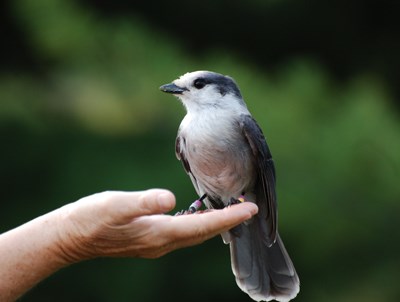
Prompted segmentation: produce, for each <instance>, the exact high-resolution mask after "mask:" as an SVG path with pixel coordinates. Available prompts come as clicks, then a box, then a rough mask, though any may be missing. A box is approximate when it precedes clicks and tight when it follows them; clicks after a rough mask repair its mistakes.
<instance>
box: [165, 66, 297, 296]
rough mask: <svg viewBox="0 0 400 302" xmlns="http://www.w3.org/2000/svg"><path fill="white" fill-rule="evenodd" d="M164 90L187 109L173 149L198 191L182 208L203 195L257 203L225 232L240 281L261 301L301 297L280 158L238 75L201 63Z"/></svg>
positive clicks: (216, 203) (209, 202) (222, 201)
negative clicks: (287, 233) (284, 216)
mask: <svg viewBox="0 0 400 302" xmlns="http://www.w3.org/2000/svg"><path fill="white" fill-rule="evenodd" d="M160 90H161V91H163V92H166V93H169V94H172V95H174V96H176V97H177V98H178V99H179V100H180V101H181V102H182V104H183V106H184V107H185V109H186V115H185V116H184V118H183V120H182V122H181V124H180V126H179V130H178V134H177V137H176V144H175V151H176V156H177V158H178V159H179V160H180V161H181V162H182V164H183V167H184V170H185V171H186V173H187V174H188V175H189V177H190V179H191V181H192V183H193V186H194V188H195V190H196V192H197V194H198V195H199V197H200V198H199V199H197V200H196V201H195V202H193V203H192V204H191V205H190V207H189V210H187V211H183V212H180V213H179V214H190V213H194V212H196V210H198V209H199V208H200V207H201V205H202V203H204V204H205V206H206V207H207V208H209V209H222V208H224V207H226V206H230V205H233V204H235V203H240V202H243V201H246V202H254V203H256V204H257V206H258V208H259V211H258V213H257V215H255V216H254V217H252V218H251V219H249V220H248V221H246V222H244V223H242V224H240V225H238V226H236V227H234V228H233V229H231V230H229V231H228V232H225V233H222V234H221V236H222V239H223V241H224V243H226V244H229V247H230V256H231V266H232V270H233V273H234V276H235V278H236V283H237V285H238V287H239V288H240V289H241V290H242V291H244V292H245V293H247V294H248V295H249V296H250V298H252V299H253V300H255V301H271V300H276V301H282V302H284V301H290V300H291V299H293V298H295V297H296V295H297V294H298V292H299V290H300V281H299V277H298V275H297V272H296V270H295V267H294V265H293V262H292V260H291V259H290V257H289V254H288V253H287V251H286V248H285V246H284V244H283V242H282V239H281V237H280V235H279V233H278V212H277V198H276V175H275V166H274V162H273V159H272V155H271V152H270V149H269V147H268V145H267V143H266V140H265V137H264V134H263V132H262V130H261V128H260V126H259V125H258V124H257V122H256V121H255V119H254V118H253V117H252V115H251V113H250V112H249V110H248V108H247V105H246V103H245V101H244V99H243V97H242V94H241V92H240V89H239V87H238V85H237V84H236V82H235V80H234V79H233V78H232V77H230V76H226V75H222V74H219V73H216V72H211V71H204V70H200V71H194V72H189V73H186V74H184V75H182V76H181V77H179V78H178V79H176V80H174V81H173V82H172V83H169V84H165V85H162V86H161V87H160Z"/></svg>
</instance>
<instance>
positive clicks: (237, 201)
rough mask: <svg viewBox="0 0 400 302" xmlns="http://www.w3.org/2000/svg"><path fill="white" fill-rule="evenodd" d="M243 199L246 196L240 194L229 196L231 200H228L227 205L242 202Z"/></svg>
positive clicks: (244, 199)
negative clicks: (235, 196)
mask: <svg viewBox="0 0 400 302" xmlns="http://www.w3.org/2000/svg"><path fill="white" fill-rule="evenodd" d="M245 201H246V198H245V197H244V195H240V196H239V197H238V198H234V197H231V200H230V201H229V202H228V204H227V206H231V205H234V204H238V203H242V202H245Z"/></svg>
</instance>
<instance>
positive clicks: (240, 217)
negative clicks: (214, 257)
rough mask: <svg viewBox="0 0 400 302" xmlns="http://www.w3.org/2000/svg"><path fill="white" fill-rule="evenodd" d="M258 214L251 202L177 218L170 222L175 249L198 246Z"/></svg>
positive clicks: (256, 208)
mask: <svg viewBox="0 0 400 302" xmlns="http://www.w3.org/2000/svg"><path fill="white" fill-rule="evenodd" d="M257 212H258V207H257V205H256V204H254V203H252V202H244V203H241V204H237V205H233V206H230V207H226V208H224V209H222V210H213V211H210V212H204V213H201V214H195V215H182V216H177V217H176V219H174V220H172V221H171V224H170V225H169V228H171V229H170V230H171V232H172V233H171V234H173V233H174V232H173V230H179V231H178V232H175V234H174V236H175V237H176V239H177V240H176V244H177V247H183V246H189V245H194V244H199V243H201V242H204V241H205V240H207V239H210V238H212V237H214V236H216V235H218V234H221V233H223V232H226V231H228V230H230V229H231V228H233V227H234V226H236V225H238V224H240V223H242V222H244V221H246V220H248V219H250V218H251V217H252V216H253V215H255V214H256V213H257Z"/></svg>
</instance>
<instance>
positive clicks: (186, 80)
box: [173, 70, 210, 87]
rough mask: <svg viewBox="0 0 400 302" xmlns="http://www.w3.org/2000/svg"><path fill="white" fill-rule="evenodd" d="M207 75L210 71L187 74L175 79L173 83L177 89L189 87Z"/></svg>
mask: <svg viewBox="0 0 400 302" xmlns="http://www.w3.org/2000/svg"><path fill="white" fill-rule="evenodd" d="M209 73H210V71H206V70H198V71H193V72H187V73H185V74H184V75H182V76H181V77H180V78H179V79H176V80H175V81H174V82H173V83H174V84H175V85H177V86H179V87H189V86H190V85H191V84H192V83H193V81H194V80H195V79H197V78H200V77H204V76H206V75H207V74H209Z"/></svg>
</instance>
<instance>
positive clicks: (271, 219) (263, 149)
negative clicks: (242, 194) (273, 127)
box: [240, 114, 278, 246]
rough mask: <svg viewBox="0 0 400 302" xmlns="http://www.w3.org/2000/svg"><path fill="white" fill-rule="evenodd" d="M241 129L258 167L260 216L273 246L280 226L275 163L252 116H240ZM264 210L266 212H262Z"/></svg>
mask: <svg viewBox="0 0 400 302" xmlns="http://www.w3.org/2000/svg"><path fill="white" fill-rule="evenodd" d="M240 129H241V131H242V133H243V135H244V137H245V138H246V140H247V142H248V143H249V145H250V148H251V151H252V153H253V156H254V158H255V163H256V165H257V170H258V179H257V183H256V188H255V192H256V193H257V199H258V200H257V201H256V202H257V204H258V205H259V208H260V213H259V214H260V215H261V216H262V218H264V219H266V222H267V223H266V226H267V229H266V230H265V232H266V236H267V238H266V239H267V244H268V246H271V245H272V244H273V243H274V242H275V240H276V237H277V225H278V223H277V203H276V193H275V166H274V162H273V160H272V155H271V152H270V150H269V148H268V145H267V143H266V141H265V137H264V134H263V133H262V130H261V128H260V127H259V126H258V124H257V122H256V121H255V120H254V119H253V118H252V117H251V116H250V115H245V114H243V115H241V116H240ZM258 192H261V194H259V193H258ZM260 195H261V196H260ZM263 209H265V210H264V211H262V210H263ZM263 212H264V213H263Z"/></svg>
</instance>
